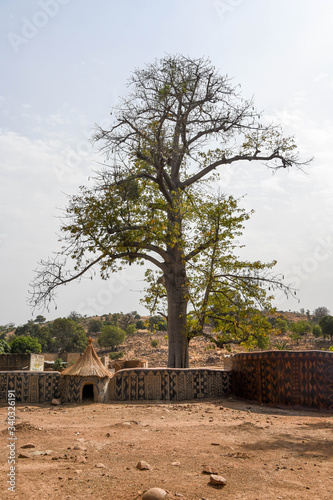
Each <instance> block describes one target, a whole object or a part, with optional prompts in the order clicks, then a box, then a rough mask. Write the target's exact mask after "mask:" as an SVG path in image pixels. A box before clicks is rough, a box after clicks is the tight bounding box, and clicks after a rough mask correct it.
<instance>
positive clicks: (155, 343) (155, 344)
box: [150, 339, 159, 347]
mask: <svg viewBox="0 0 333 500" xmlns="http://www.w3.org/2000/svg"><path fill="white" fill-rule="evenodd" d="M158 344H159V341H158V340H157V339H151V341H150V345H151V346H152V347H157V346H158Z"/></svg>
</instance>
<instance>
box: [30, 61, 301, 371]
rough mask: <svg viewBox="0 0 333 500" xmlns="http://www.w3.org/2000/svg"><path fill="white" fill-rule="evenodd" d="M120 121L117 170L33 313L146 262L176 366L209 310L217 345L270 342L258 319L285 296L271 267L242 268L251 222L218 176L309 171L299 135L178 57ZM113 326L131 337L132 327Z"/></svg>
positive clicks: (104, 178) (89, 207)
mask: <svg viewBox="0 0 333 500" xmlns="http://www.w3.org/2000/svg"><path fill="white" fill-rule="evenodd" d="M113 117H114V122H113V123H112V124H111V125H110V127H108V128H107V129H106V130H104V129H102V128H100V129H98V131H97V133H96V136H95V139H96V140H97V141H102V143H103V145H102V149H103V150H104V151H105V152H106V154H107V156H108V158H114V159H115V160H114V164H113V165H111V167H114V168H108V169H105V170H102V171H101V172H99V173H97V174H96V175H95V177H94V185H93V186H92V187H81V189H80V192H79V194H78V195H75V196H72V197H71V198H70V201H69V205H68V207H67V209H66V216H65V217H64V219H63V220H64V222H63V225H62V227H61V231H62V233H63V238H62V240H63V243H64V246H63V247H62V250H61V252H59V253H58V254H57V256H56V258H55V259H50V260H48V261H46V262H42V265H41V269H40V270H39V272H38V274H37V276H36V279H35V282H34V285H33V287H34V293H33V298H32V303H33V304H40V303H41V302H47V301H48V300H49V299H52V297H53V296H54V293H55V289H56V287H57V286H60V285H63V284H66V283H69V282H71V281H72V280H73V279H81V277H82V276H83V275H84V273H86V272H90V271H91V269H92V267H93V266H99V271H100V275H101V277H102V278H103V279H108V278H109V276H110V275H111V274H112V273H114V272H117V271H120V270H121V269H123V268H124V266H126V265H131V264H132V263H133V262H135V263H137V264H138V265H143V264H145V263H146V264H147V263H148V264H149V265H153V266H154V268H155V269H157V273H154V272H153V271H150V270H148V271H147V274H146V278H147V282H148V288H147V290H146V291H147V296H146V304H147V305H148V307H149V310H150V313H151V314H152V315H155V314H160V311H161V312H162V313H163V314H166V312H167V313H168V326H169V328H170V331H169V361H168V363H169V366H175V365H177V366H188V340H187V338H186V336H187V337H188V338H189V339H190V338H192V337H194V336H196V335H202V334H204V331H205V327H206V326H207V325H208V324H209V323H210V322H211V321H212V319H213V318H212V311H213V312H214V330H215V332H214V334H215V341H218V342H221V343H222V344H223V345H224V344H226V345H227V343H228V342H230V341H233V342H236V343H241V344H242V343H244V342H246V343H247V345H248V346H249V347H251V346H252V345H253V344H254V343H256V342H260V343H261V344H262V345H263V344H264V343H266V340H265V336H266V334H267V330H268V327H269V325H268V324H265V321H264V318H263V317H261V316H260V311H261V310H262V309H265V310H268V309H270V303H271V295H272V292H273V291H274V290H275V289H277V288H283V286H282V285H281V282H280V278H278V277H276V276H271V275H270V270H271V269H272V267H273V266H274V262H272V263H268V264H265V263H262V262H260V261H255V262H248V261H244V260H241V259H240V257H239V256H238V248H239V244H238V242H237V239H238V237H239V236H240V235H241V234H242V230H243V223H244V222H245V221H246V220H248V218H249V215H250V214H247V213H246V212H245V211H244V210H242V209H240V208H239V207H238V203H237V201H236V200H235V199H234V198H232V197H227V196H222V195H220V194H219V193H217V192H214V186H216V185H217V180H218V174H217V169H218V168H219V167H221V168H223V166H226V165H228V166H229V165H232V164H237V163H238V162H240V161H242V162H245V161H246V162H247V161H252V162H257V161H259V162H264V163H268V164H269V165H270V166H271V167H272V168H274V169H276V168H286V167H291V166H297V167H299V166H301V165H303V164H306V163H307V162H303V163H302V162H300V161H299V158H298V154H297V151H296V145H295V142H294V139H293V137H284V136H283V135H282V133H281V130H280V128H279V127H277V126H273V125H263V121H262V119H261V116H260V113H258V112H257V111H256V110H255V108H254V106H253V102H252V101H247V100H245V99H243V98H241V96H240V95H239V93H238V90H237V87H236V86H234V85H233V84H231V82H230V80H229V79H228V78H227V77H226V76H221V75H219V74H218V73H217V72H216V70H215V68H214V67H213V65H212V63H211V62H210V61H209V60H207V59H205V58H201V59H190V58H188V57H183V56H181V55H179V56H166V57H164V58H163V59H161V60H160V61H156V62H155V63H154V64H150V65H148V66H147V67H146V68H145V69H143V70H135V71H134V73H133V75H132V78H131V93H130V94H128V95H127V97H126V98H124V99H122V101H121V104H120V105H119V107H118V108H116V109H115V110H114V113H113ZM119 160H121V161H119ZM236 249H237V250H236ZM63 257H64V259H63ZM66 259H68V262H70V263H72V264H73V268H72V269H71V270H68V269H67V268H66V262H65V261H66ZM265 288H266V291H265ZM283 289H284V290H285V291H286V290H287V289H286V287H285V288H283ZM166 302H168V304H166ZM123 316H124V315H123ZM125 319H126V321H127V320H129V321H128V322H127V324H126V323H124V320H125ZM121 321H122V322H121ZM110 322H112V324H113V325H114V326H116V327H120V328H122V329H123V330H126V328H127V326H128V325H129V324H132V323H134V322H135V317H134V321H133V318H124V317H121V318H120V317H118V318H111V320H110ZM150 328H151V329H152V330H156V329H159V330H161V329H166V323H165V322H161V323H159V324H158V325H155V324H153V325H152V324H150ZM171 332H172V334H171ZM219 339H220V340H219ZM177 350H178V351H179V350H181V353H180V354H179V352H176V351H177ZM170 352H171V355H170Z"/></svg>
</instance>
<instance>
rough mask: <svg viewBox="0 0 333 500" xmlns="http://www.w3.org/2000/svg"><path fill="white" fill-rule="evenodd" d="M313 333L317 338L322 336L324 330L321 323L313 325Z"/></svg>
mask: <svg viewBox="0 0 333 500" xmlns="http://www.w3.org/2000/svg"><path fill="white" fill-rule="evenodd" d="M312 335H313V336H314V337H315V338H316V339H317V338H318V337H321V336H322V331H321V328H320V326H319V325H313V328H312Z"/></svg>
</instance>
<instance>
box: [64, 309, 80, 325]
mask: <svg viewBox="0 0 333 500" xmlns="http://www.w3.org/2000/svg"><path fill="white" fill-rule="evenodd" d="M67 319H71V320H73V321H76V322H78V321H80V320H81V319H82V314H79V313H77V312H76V311H71V312H70V313H69V315H68V316H67Z"/></svg>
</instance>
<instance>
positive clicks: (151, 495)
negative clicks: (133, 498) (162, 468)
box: [142, 488, 167, 500]
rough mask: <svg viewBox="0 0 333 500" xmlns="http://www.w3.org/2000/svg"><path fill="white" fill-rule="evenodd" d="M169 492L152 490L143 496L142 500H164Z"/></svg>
mask: <svg viewBox="0 0 333 500" xmlns="http://www.w3.org/2000/svg"><path fill="white" fill-rule="evenodd" d="M166 496H167V492H166V491H165V490H162V489H161V488H151V489H150V490H148V491H146V492H145V493H144V494H143V495H142V500H164V498H165V497H166Z"/></svg>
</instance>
